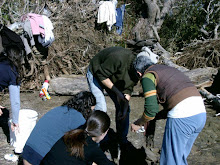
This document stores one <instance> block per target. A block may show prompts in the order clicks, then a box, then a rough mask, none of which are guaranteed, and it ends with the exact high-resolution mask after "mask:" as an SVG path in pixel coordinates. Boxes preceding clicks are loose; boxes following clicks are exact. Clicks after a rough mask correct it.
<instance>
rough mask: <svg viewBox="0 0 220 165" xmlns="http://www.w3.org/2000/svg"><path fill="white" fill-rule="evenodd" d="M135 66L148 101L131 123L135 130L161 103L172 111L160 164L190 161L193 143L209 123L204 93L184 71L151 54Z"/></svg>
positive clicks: (146, 120)
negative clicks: (152, 58)
mask: <svg viewBox="0 0 220 165" xmlns="http://www.w3.org/2000/svg"><path fill="white" fill-rule="evenodd" d="M134 68H135V69H136V71H137V73H138V75H139V77H140V79H141V85H142V88H143V92H144V98H145V104H144V112H143V114H142V116H141V117H140V118H139V119H137V120H136V121H135V122H134V123H133V124H132V125H131V130H132V131H133V132H136V131H137V130H139V129H140V128H141V126H145V127H146V126H147V125H148V123H149V121H151V120H153V119H154V118H155V116H156V114H157V113H158V112H159V104H161V105H162V106H163V108H164V109H163V110H166V111H168V114H167V122H166V126H165V132H164V137H163V143H162V149H161V155H160V164H161V165H170V164H187V157H188V155H189V154H190V151H191V148H192V146H193V143H194V141H195V140H196V138H197V136H198V135H199V133H200V132H201V131H202V129H203V127H204V125H205V123H206V110H205V105H204V102H203V99H202V97H201V95H200V93H199V92H198V90H197V88H196V87H195V86H194V84H193V83H192V82H191V81H190V79H189V78H188V77H187V76H186V75H185V74H184V73H182V72H181V71H179V70H177V69H176V68H173V67H170V66H166V65H161V64H156V65H155V64H153V63H152V62H151V60H150V59H149V57H146V56H140V57H138V58H137V59H136V60H135V61H134ZM146 131H147V128H146Z"/></svg>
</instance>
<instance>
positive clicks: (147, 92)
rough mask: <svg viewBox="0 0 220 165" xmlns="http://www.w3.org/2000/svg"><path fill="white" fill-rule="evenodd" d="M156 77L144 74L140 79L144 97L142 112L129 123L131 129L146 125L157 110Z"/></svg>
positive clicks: (135, 129)
mask: <svg viewBox="0 0 220 165" xmlns="http://www.w3.org/2000/svg"><path fill="white" fill-rule="evenodd" d="M155 82H156V79H155V77H154V75H153V74H151V73H150V74H149V73H148V74H147V75H145V76H144V77H143V78H142V80H141V84H142V88H143V92H144V97H145V105H144V113H143V115H142V116H141V117H140V118H139V119H137V120H136V121H135V122H134V123H133V124H132V125H131V131H132V132H136V131H137V130H139V129H140V128H141V126H143V125H147V124H148V122H149V121H150V120H153V119H154V118H155V116H156V114H157V113H158V112H159V104H158V101H157V93H156V85H155Z"/></svg>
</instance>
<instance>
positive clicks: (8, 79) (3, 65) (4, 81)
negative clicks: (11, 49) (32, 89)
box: [0, 60, 19, 91]
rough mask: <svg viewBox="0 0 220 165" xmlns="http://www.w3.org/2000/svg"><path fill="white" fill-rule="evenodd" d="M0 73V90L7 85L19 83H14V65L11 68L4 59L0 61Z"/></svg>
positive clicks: (15, 75) (15, 73)
mask: <svg viewBox="0 0 220 165" xmlns="http://www.w3.org/2000/svg"><path fill="white" fill-rule="evenodd" d="M12 69H13V70H12ZM0 75H1V76H0V91H2V90H3V89H5V88H7V87H8V86H9V85H19V84H17V83H16V77H17V75H18V73H17V72H16V69H15V67H13V68H11V66H10V63H9V61H7V60H4V61H1V62H0Z"/></svg>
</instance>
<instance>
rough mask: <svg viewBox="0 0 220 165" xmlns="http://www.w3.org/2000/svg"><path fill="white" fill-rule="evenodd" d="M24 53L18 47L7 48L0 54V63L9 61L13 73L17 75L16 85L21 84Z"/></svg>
mask: <svg viewBox="0 0 220 165" xmlns="http://www.w3.org/2000/svg"><path fill="white" fill-rule="evenodd" d="M23 53H24V51H21V50H20V49H19V48H18V47H17V46H14V47H7V49H5V51H4V52H2V53H1V54H0V61H6V60H7V61H9V64H10V66H11V70H12V72H14V73H15V75H16V83H17V84H19V83H20V81H21V79H22V77H23V74H22V60H23Z"/></svg>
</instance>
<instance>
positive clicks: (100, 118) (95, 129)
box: [63, 110, 111, 159]
mask: <svg viewBox="0 0 220 165" xmlns="http://www.w3.org/2000/svg"><path fill="white" fill-rule="evenodd" d="M110 123H111V122H110V118H109V116H108V115H107V113H105V112H103V111H100V110H96V111H94V112H93V113H92V114H91V116H90V117H89V118H88V120H87V122H86V128H85V130H83V129H75V130H71V131H69V132H67V133H66V134H65V135H64V137H63V139H64V143H65V144H66V146H67V148H68V151H69V152H70V155H72V156H73V155H74V156H76V157H79V158H81V159H84V145H86V137H87V136H91V137H98V136H101V135H102V134H103V133H105V132H106V131H107V130H108V129H109V127H110Z"/></svg>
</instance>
